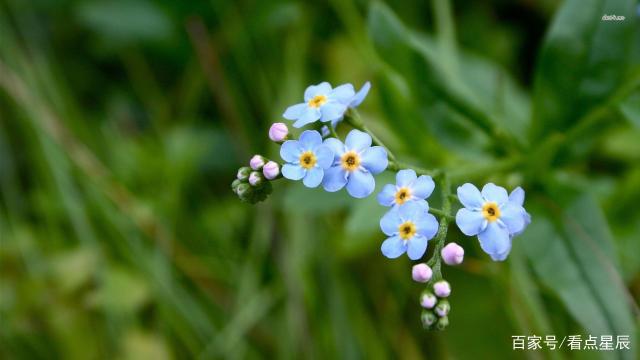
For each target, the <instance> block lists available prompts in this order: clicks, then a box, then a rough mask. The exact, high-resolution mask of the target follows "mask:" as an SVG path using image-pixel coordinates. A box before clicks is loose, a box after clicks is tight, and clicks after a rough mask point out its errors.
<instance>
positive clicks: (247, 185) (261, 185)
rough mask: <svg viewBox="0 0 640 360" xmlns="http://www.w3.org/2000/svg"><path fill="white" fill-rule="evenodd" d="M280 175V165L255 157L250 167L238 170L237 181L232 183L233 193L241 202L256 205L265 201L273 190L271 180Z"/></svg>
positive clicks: (250, 162)
mask: <svg viewBox="0 0 640 360" xmlns="http://www.w3.org/2000/svg"><path fill="white" fill-rule="evenodd" d="M279 175H280V165H278V163H276V162H274V161H269V160H268V159H266V158H265V157H263V156H261V155H254V156H253V157H252V158H251V160H250V161H249V166H244V167H241V168H240V169H238V175H237V177H236V179H235V180H234V181H233V183H231V188H232V189H233V192H235V193H236V195H238V197H239V198H240V200H242V201H245V202H248V203H250V204H255V203H257V202H260V201H263V200H265V199H266V198H267V197H268V196H269V195H270V194H271V191H272V189H273V187H272V186H271V182H270V180H274V179H276V178H277V177H278V176H279Z"/></svg>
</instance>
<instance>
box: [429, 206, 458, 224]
mask: <svg viewBox="0 0 640 360" xmlns="http://www.w3.org/2000/svg"><path fill="white" fill-rule="evenodd" d="M429 212H430V213H432V214H434V215H438V216H440V217H446V218H447V219H449V221H451V220H454V219H455V217H453V215H451V214H449V213H447V212H445V211H444V210H440V209H436V208H432V207H429Z"/></svg>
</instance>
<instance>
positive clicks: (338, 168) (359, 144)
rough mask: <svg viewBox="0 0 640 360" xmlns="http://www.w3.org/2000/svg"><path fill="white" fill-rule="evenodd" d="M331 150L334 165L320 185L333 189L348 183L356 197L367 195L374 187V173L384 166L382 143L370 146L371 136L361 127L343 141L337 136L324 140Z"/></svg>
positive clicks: (384, 167) (387, 161) (348, 190)
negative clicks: (361, 129)
mask: <svg viewBox="0 0 640 360" xmlns="http://www.w3.org/2000/svg"><path fill="white" fill-rule="evenodd" d="M324 143H325V145H327V146H329V147H330V148H331V150H333V153H334V158H333V165H332V166H331V168H330V169H328V170H327V171H326V176H325V177H324V179H323V180H322V186H323V187H324V189H325V190H327V191H329V192H334V191H338V190H340V189H342V188H343V187H344V186H345V185H346V186H347V192H348V193H349V195H351V196H353V197H355V198H363V197H367V196H369V195H370V194H371V193H372V192H373V190H374V189H375V187H376V182H375V179H374V178H373V175H377V174H379V173H381V172H383V171H384V169H386V168H387V165H388V163H389V160H388V159H387V151H386V150H385V149H384V148H383V147H382V146H371V136H369V134H367V133H365V132H362V131H360V130H351V132H349V134H348V135H347V139H346V141H345V143H344V144H343V143H342V142H341V141H340V140H338V139H336V138H329V139H326V140H325V141H324Z"/></svg>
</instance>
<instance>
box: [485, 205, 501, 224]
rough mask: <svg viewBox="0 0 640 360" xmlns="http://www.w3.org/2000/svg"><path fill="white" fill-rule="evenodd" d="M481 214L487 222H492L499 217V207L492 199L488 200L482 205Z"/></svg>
mask: <svg viewBox="0 0 640 360" xmlns="http://www.w3.org/2000/svg"><path fill="white" fill-rule="evenodd" d="M482 216H484V218H485V219H487V220H488V221H489V222H494V221H496V220H498V219H499V218H500V208H498V204H496V203H495V202H493V201H489V202H486V203H484V205H482Z"/></svg>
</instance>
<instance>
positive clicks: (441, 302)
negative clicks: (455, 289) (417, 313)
mask: <svg viewBox="0 0 640 360" xmlns="http://www.w3.org/2000/svg"><path fill="white" fill-rule="evenodd" d="M421 265H425V266H426V264H421ZM416 266H417V265H416ZM449 294H451V286H450V285H449V283H448V282H447V281H445V280H440V281H436V282H435V283H434V284H433V286H431V287H430V288H427V289H426V290H424V291H423V292H422V294H420V306H422V307H423V309H422V314H421V317H420V319H421V320H422V326H424V328H425V329H429V330H443V329H444V328H446V327H447V326H448V325H449V317H448V315H449V310H451V305H450V304H449V301H448V300H447V299H446V297H448V296H449Z"/></svg>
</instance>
